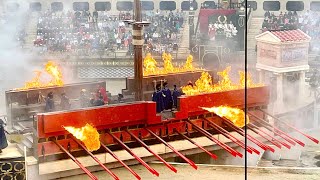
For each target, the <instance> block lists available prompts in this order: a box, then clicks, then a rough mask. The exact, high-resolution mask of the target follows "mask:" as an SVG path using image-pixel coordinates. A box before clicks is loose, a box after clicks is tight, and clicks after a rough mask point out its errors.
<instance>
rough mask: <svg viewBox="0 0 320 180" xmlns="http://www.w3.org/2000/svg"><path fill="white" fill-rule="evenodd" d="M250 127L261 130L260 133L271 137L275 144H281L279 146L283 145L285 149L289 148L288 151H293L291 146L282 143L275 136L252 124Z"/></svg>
mask: <svg viewBox="0 0 320 180" xmlns="http://www.w3.org/2000/svg"><path fill="white" fill-rule="evenodd" d="M250 126H251V127H253V128H256V129H259V132H261V133H263V134H265V135H267V136H268V137H270V138H271V139H272V141H273V142H275V143H279V144H281V145H283V146H284V147H286V148H288V149H291V146H290V145H288V144H287V143H285V142H282V141H280V140H278V139H276V138H275V137H274V136H272V135H270V134H269V133H267V132H266V131H264V130H263V129H261V128H259V127H258V126H256V125H254V124H252V123H251V124H250Z"/></svg>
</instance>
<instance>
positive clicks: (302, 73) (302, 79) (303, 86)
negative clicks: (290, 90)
mask: <svg viewBox="0 0 320 180" xmlns="http://www.w3.org/2000/svg"><path fill="white" fill-rule="evenodd" d="M305 79H306V73H305V71H300V72H299V98H300V100H304V98H305V95H306V81H305Z"/></svg>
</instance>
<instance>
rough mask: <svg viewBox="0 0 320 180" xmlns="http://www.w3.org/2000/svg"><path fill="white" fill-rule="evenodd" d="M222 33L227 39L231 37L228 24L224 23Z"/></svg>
mask: <svg viewBox="0 0 320 180" xmlns="http://www.w3.org/2000/svg"><path fill="white" fill-rule="evenodd" d="M223 28H224V34H225V35H226V38H227V39H229V38H232V35H231V29H230V27H229V24H224V27H223Z"/></svg>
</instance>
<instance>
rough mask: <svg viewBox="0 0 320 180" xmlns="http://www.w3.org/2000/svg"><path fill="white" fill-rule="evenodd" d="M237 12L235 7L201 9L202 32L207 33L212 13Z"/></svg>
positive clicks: (226, 14) (229, 13)
mask: <svg viewBox="0 0 320 180" xmlns="http://www.w3.org/2000/svg"><path fill="white" fill-rule="evenodd" d="M234 13H236V10H235V9H201V10H200V13H199V22H200V32H201V33H207V32H208V26H209V17H210V16H212V15H217V16H219V15H222V16H228V15H231V14H234Z"/></svg>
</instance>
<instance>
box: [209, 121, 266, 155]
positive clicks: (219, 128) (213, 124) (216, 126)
mask: <svg viewBox="0 0 320 180" xmlns="http://www.w3.org/2000/svg"><path fill="white" fill-rule="evenodd" d="M203 119H204V120H205V121H206V122H207V123H208V125H209V126H210V127H212V128H214V129H216V130H218V131H219V132H220V133H221V134H222V135H224V136H225V137H227V138H229V139H230V140H231V141H233V142H234V143H236V144H238V145H239V146H240V147H242V148H243V149H247V151H248V152H249V153H250V154H252V152H255V153H256V154H257V155H259V154H260V152H259V151H258V150H257V149H255V148H253V147H251V146H247V148H245V144H244V143H243V142H241V141H240V140H239V139H238V138H236V137H235V136H233V135H232V134H231V133H229V132H228V131H227V130H225V129H223V128H222V127H220V126H218V125H217V124H215V123H214V122H211V121H209V120H208V119H206V118H203Z"/></svg>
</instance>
